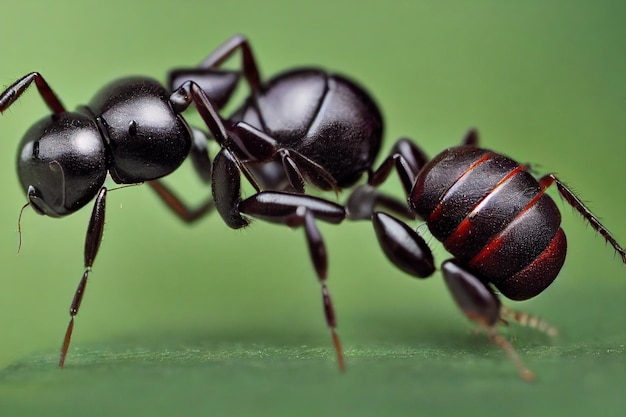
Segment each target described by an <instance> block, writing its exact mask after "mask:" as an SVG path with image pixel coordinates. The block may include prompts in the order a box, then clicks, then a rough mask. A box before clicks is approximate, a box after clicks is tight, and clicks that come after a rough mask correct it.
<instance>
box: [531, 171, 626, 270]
mask: <svg viewBox="0 0 626 417" xmlns="http://www.w3.org/2000/svg"><path fill="white" fill-rule="evenodd" d="M552 184H556V187H557V189H558V190H559V193H560V194H561V196H562V197H563V198H564V199H565V201H567V203H568V204H569V205H570V206H572V207H573V208H574V209H576V211H577V212H579V213H580V214H581V215H582V216H583V218H584V219H585V220H587V221H588V222H589V224H591V227H592V228H593V230H595V231H596V232H598V233H600V235H602V237H603V238H604V240H606V241H607V242H608V243H609V244H610V245H611V246H613V249H615V251H616V252H617V253H618V254H619V255H620V256H621V258H622V262H623V263H625V264H626V250H624V247H623V246H621V245H620V244H619V243H617V240H615V237H613V235H612V234H611V232H609V230H608V229H607V228H606V227H604V225H603V224H602V223H600V220H599V219H598V218H597V217H596V216H594V215H593V213H592V212H591V210H589V209H588V208H587V206H585V205H584V204H583V202H582V201H581V200H580V198H578V197H577V196H576V194H574V192H573V191H572V190H570V189H569V188H568V187H567V185H565V184H564V183H563V182H561V180H559V179H558V178H557V177H556V176H555V175H554V174H548V175H545V176H544V177H542V178H541V179H539V185H540V186H541V188H542V189H543V190H545V189H546V188H548V187H550V186H551V185H552Z"/></svg>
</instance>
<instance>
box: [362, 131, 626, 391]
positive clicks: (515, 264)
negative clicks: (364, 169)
mask: <svg viewBox="0 0 626 417" xmlns="http://www.w3.org/2000/svg"><path fill="white" fill-rule="evenodd" d="M478 141H479V140H478V134H477V132H476V131H475V130H470V131H469V132H468V133H467V134H466V136H465V138H464V139H463V141H462V144H461V146H457V147H453V148H449V149H446V150H444V151H443V152H441V153H440V154H439V155H437V156H436V157H435V158H433V159H432V160H430V161H428V159H427V158H426V157H425V155H424V153H423V152H422V151H421V149H419V148H418V147H417V146H416V145H414V144H413V143H411V142H408V141H403V142H400V144H401V145H402V146H396V153H394V154H393V155H391V156H390V157H389V158H388V159H387V160H386V161H385V162H384V163H383V165H382V166H381V168H380V169H379V170H378V171H376V172H375V173H373V175H372V176H370V179H369V185H370V186H378V185H380V184H381V183H382V182H383V181H385V179H386V178H387V176H388V175H389V174H390V172H391V171H392V170H393V169H394V167H395V169H396V171H397V172H398V174H399V176H400V178H401V180H402V184H403V187H404V191H405V193H406V195H407V201H408V204H409V207H410V209H411V211H412V212H413V213H415V214H416V215H417V217H419V218H421V219H422V220H424V221H425V222H426V225H427V226H428V230H429V231H430V233H431V234H432V235H433V236H434V237H435V238H436V239H437V240H439V241H440V242H441V243H442V244H443V246H444V247H445V248H446V250H447V251H448V252H450V253H451V254H452V255H453V256H454V258H452V259H448V260H446V261H444V262H443V263H442V265H441V271H442V274H443V277H444V281H445V282H446V284H447V287H448V290H449V291H450V293H451V295H452V297H453V299H454V300H455V302H456V304H457V305H458V307H459V308H460V309H461V310H462V311H463V313H464V314H465V315H466V316H467V318H468V319H469V320H471V321H473V322H475V323H477V324H478V326H479V330H481V331H483V332H484V333H486V334H487V336H488V337H489V339H490V340H491V341H492V342H493V343H495V344H496V345H498V346H500V347H501V348H502V349H503V350H504V351H505V353H506V354H507V355H508V356H509V357H510V359H511V360H512V361H513V362H514V364H515V365H516V367H517V368H518V371H519V373H520V375H521V377H522V378H524V379H526V380H533V379H534V378H535V375H534V373H533V372H532V371H530V370H529V369H528V368H526V367H525V366H524V364H523V363H522V361H521V360H520V359H519V357H518V355H517V354H516V352H515V350H514V349H513V347H512V346H511V344H510V343H509V342H508V340H507V339H505V338H504V337H503V336H502V335H501V334H500V333H498V331H497V325H498V324H500V323H503V324H506V323H507V322H508V321H509V320H514V321H517V322H519V323H520V324H523V325H524V324H526V325H529V326H531V327H535V328H537V329H538V330H540V331H543V332H545V333H547V334H548V335H555V334H556V333H557V330H556V329H555V328H554V327H552V326H551V325H549V324H548V323H547V322H545V321H543V320H542V319H539V318H537V317H534V316H531V315H528V314H526V313H522V312H518V311H514V310H511V309H509V308H507V307H504V306H503V305H502V303H501V302H500V299H499V297H498V295H496V292H495V291H494V289H493V288H495V289H497V291H499V293H500V294H502V295H503V296H505V297H507V298H509V299H512V300H516V301H521V300H527V299H530V298H533V297H535V296H537V295H539V294H540V293H541V292H542V291H543V290H545V289H546V288H547V287H548V286H549V285H550V284H551V283H552V282H553V281H554V279H555V278H556V277H557V275H558V273H559V271H560V269H561V267H562V266H563V263H564V261H565V253H566V249H567V241H566V238H565V233H564V232H563V229H562V228H561V227H560V223H561V214H560V212H559V210H558V208H557V206H556V204H555V203H554V201H553V200H552V198H550V197H549V196H548V195H547V194H545V192H546V190H547V189H548V187H550V186H552V185H556V187H557V189H558V191H559V193H560V195H561V196H562V197H563V199H564V200H565V201H566V202H567V203H568V204H569V205H570V206H572V207H573V208H574V209H575V210H576V211H578V212H579V213H580V214H581V215H582V216H583V218H584V219H585V220H587V221H588V222H589V224H590V225H591V227H592V228H593V229H594V230H595V231H597V232H598V233H600V235H602V236H603V237H604V239H605V240H606V241H607V242H608V243H609V244H610V245H611V246H613V248H614V249H615V251H616V252H617V253H618V254H619V255H620V257H621V258H622V262H623V263H624V264H626V251H625V250H624V248H623V246H620V245H619V244H618V243H617V241H616V240H615V238H614V237H613V235H612V234H611V233H610V232H609V231H608V230H607V229H606V227H604V226H603V225H602V223H600V221H599V220H598V218H597V217H596V216H594V215H593V214H592V213H591V211H590V210H589V209H588V208H587V207H586V206H585V205H584V204H583V202H582V201H581V200H580V199H579V198H578V197H577V196H576V195H575V194H574V192H573V191H572V190H571V189H569V188H568V187H567V186H566V185H565V184H564V183H563V182H562V181H561V180H560V179H558V178H557V177H556V176H555V175H554V174H547V175H545V176H543V177H541V178H539V179H538V180H537V179H536V178H535V177H533V176H532V175H531V174H530V173H529V172H528V169H529V167H528V166H527V165H521V164H519V163H518V162H516V161H514V160H512V159H510V158H508V157H506V156H504V155H501V154H498V153H496V152H493V151H490V150H486V149H482V148H480V147H478ZM368 192H370V193H375V191H373V190H372V189H371V188H370V189H369V191H368ZM371 219H372V222H373V226H374V229H375V233H376V236H377V238H378V242H379V244H380V246H381V248H382V250H383V252H384V253H385V255H386V256H387V258H388V259H389V260H390V261H391V262H392V263H393V264H394V265H396V266H397V267H398V268H399V269H401V270H402V271H404V272H406V273H408V274H410V275H413V276H415V277H418V278H426V277H429V276H431V275H432V274H433V273H434V272H435V263H434V260H433V255H432V252H431V250H430V248H429V246H428V245H427V244H426V242H425V240H424V239H423V238H422V237H421V236H420V235H419V234H418V233H417V232H416V231H414V230H413V229H411V228H410V227H409V226H407V225H406V224H405V223H404V222H403V221H401V220H399V219H398V218H396V217H393V216H391V215H389V214H386V213H384V212H380V211H376V210H374V211H373V212H372V217H371Z"/></svg>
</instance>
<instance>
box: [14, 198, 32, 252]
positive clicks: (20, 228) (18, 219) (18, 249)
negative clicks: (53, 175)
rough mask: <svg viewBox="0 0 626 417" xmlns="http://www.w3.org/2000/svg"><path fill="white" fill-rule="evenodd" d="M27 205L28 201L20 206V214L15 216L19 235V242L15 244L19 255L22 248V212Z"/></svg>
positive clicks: (28, 204)
mask: <svg viewBox="0 0 626 417" xmlns="http://www.w3.org/2000/svg"><path fill="white" fill-rule="evenodd" d="M28 206H30V201H29V202H28V203H26V204H24V205H23V206H22V208H21V209H20V215H19V216H18V217H17V234H18V235H19V237H20V242H19V244H18V245H17V255H19V254H20V251H21V250H22V214H23V213H24V209H25V208H26V207H28Z"/></svg>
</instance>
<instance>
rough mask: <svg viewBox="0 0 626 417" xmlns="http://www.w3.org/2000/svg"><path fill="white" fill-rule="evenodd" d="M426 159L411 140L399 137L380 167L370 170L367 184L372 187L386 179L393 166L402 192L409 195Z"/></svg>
mask: <svg viewBox="0 0 626 417" xmlns="http://www.w3.org/2000/svg"><path fill="white" fill-rule="evenodd" d="M427 161H428V157H427V156H426V154H425V153H424V151H422V150H421V149H420V148H419V147H418V146H417V145H415V144H414V143H413V142H411V140H409V139H406V138H403V139H400V140H398V141H397V142H396V143H395V144H394V145H393V147H392V148H391V152H390V153H389V156H388V157H387V158H386V159H385V160H384V161H383V163H382V164H381V165H380V167H379V168H378V169H377V170H376V171H373V172H370V175H369V179H368V184H369V185H371V186H374V187H376V186H379V185H380V184H382V183H383V182H384V181H385V180H386V179H387V177H388V176H389V174H390V173H391V170H392V169H393V168H394V167H395V168H396V171H397V172H398V175H399V176H400V181H401V182H402V186H403V187H404V192H405V194H406V195H409V194H410V193H411V188H413V182H414V181H415V178H416V177H417V174H418V173H419V172H420V170H421V169H422V168H423V167H424V165H426V162H427Z"/></svg>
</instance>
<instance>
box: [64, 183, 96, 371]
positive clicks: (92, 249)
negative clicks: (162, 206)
mask: <svg viewBox="0 0 626 417" xmlns="http://www.w3.org/2000/svg"><path fill="white" fill-rule="evenodd" d="M106 193H107V189H106V188H105V187H102V188H101V189H100V192H99V193H98V196H97V197H96V202H95V204H94V206H93V211H92V212H91V218H90V219H89V225H88V226H87V236H86V238H85V272H83V277H82V279H81V280H80V283H79V284H78V288H77V289H76V293H75V294H74V298H73V300H72V304H71V305H70V322H69V324H68V326H67V330H66V332H65V337H64V338H63V345H62V347H61V357H60V358H59V368H62V367H63V365H64V364H65V357H66V356H67V350H68V348H69V346H70V340H71V338H72V331H73V330H74V317H75V316H76V314H78V309H79V308H80V304H81V302H82V301H83V296H84V295H85V287H86V286H87V279H88V277H89V272H91V267H92V266H93V262H94V260H95V259H96V255H97V254H98V249H99V248H100V242H101V241H102V233H103V231H104V213H105V207H106Z"/></svg>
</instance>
